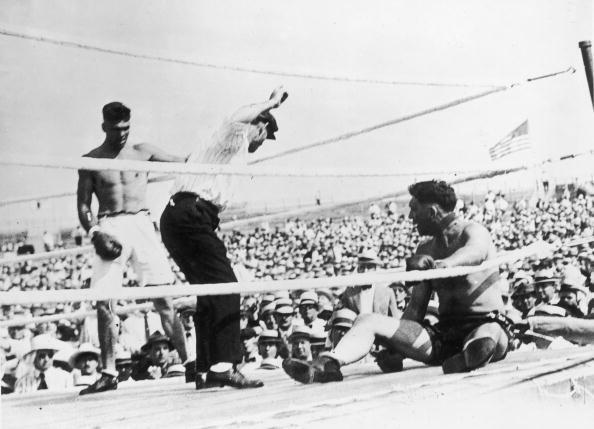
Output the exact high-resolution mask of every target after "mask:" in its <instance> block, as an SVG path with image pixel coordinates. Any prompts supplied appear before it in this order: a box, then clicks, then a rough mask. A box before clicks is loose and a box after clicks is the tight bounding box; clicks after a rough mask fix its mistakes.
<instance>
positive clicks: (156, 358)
mask: <svg viewBox="0 0 594 429" xmlns="http://www.w3.org/2000/svg"><path fill="white" fill-rule="evenodd" d="M141 350H142V351H143V352H144V353H145V356H144V360H143V361H142V362H141V364H140V365H139V367H138V370H137V373H136V374H133V375H132V377H133V378H134V379H135V380H157V379H159V378H168V377H172V376H179V375H184V371H183V366H181V365H180V364H181V362H180V360H179V358H178V357H177V355H174V354H172V352H173V351H174V350H175V348H174V346H173V343H172V342H171V340H170V339H169V337H168V336H166V335H163V334H162V333H161V332H159V331H156V332H154V333H153V334H152V335H151V336H150V337H149V339H148V341H147V343H146V344H145V345H144V346H142V349H141ZM180 366H181V369H180Z"/></svg>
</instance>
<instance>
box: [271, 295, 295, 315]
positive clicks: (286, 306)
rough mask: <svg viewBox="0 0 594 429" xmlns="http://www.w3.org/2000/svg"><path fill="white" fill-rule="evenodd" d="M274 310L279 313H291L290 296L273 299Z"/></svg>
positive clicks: (291, 303) (291, 302)
mask: <svg viewBox="0 0 594 429" xmlns="http://www.w3.org/2000/svg"><path fill="white" fill-rule="evenodd" d="M274 311H275V312H277V313H279V314H293V301H292V300H291V298H279V299H277V300H276V301H275V307H274Z"/></svg>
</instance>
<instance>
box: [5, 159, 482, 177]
mask: <svg viewBox="0 0 594 429" xmlns="http://www.w3.org/2000/svg"><path fill="white" fill-rule="evenodd" d="M0 165H19V166H26V167H42V168H58V169H69V170H92V171H128V172H130V171H132V172H144V173H166V174H218V175H227V176H249V177H256V176H262V177H279V176H285V177H411V176H422V175H447V174H460V173H461V172H460V171H459V170H456V171H427V172H394V169H393V168H390V169H385V170H378V171H369V169H368V168H347V169H344V168H343V169H340V168H315V169H314V168H312V169H310V170H308V169H303V168H294V169H291V168H289V167H287V166H284V167H256V168H254V167H250V166H237V165H228V164H194V163H189V164H188V163H182V162H156V161H132V160H122V159H105V158H89V157H78V158H63V157H43V158H34V157H31V156H30V155H9V156H5V157H3V158H2V159H1V160H0ZM479 171H483V170H469V171H468V173H476V172H479ZM462 173H466V172H464V171H463V172H462Z"/></svg>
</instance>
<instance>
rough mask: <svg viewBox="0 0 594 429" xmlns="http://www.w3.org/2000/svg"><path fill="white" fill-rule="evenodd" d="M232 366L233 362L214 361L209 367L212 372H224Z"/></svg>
mask: <svg viewBox="0 0 594 429" xmlns="http://www.w3.org/2000/svg"><path fill="white" fill-rule="evenodd" d="M232 368H233V364H232V363H230V362H219V363H215V364H214V365H212V366H211V367H210V370H211V371H212V372H226V371H229V370H231V369H232Z"/></svg>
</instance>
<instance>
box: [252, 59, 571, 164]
mask: <svg viewBox="0 0 594 429" xmlns="http://www.w3.org/2000/svg"><path fill="white" fill-rule="evenodd" d="M565 73H572V74H573V73H575V68H573V67H571V66H570V67H568V68H567V69H565V70H561V71H557V72H552V73H548V74H545V75H541V76H535V77H531V78H527V79H525V80H524V81H520V82H516V83H512V84H510V85H506V86H500V87H497V88H494V89H491V90H488V91H484V92H479V93H477V94H473V95H469V96H467V97H462V98H458V99H456V100H453V101H450V102H447V103H444V104H440V105H437V106H434V107H431V108H429V109H425V110H421V111H419V112H416V113H411V114H409V115H406V116H402V117H400V118H396V119H392V120H390V121H386V122H382V123H380V124H377V125H372V126H370V127H367V128H362V129H361V130H358V131H351V132H348V133H345V134H342V135H340V136H337V137H333V138H329V139H326V140H321V141H318V142H314V143H310V144H306V145H304V146H300V147H297V148H294V149H289V150H286V151H284V152H280V153H276V154H273V155H269V156H265V157H262V158H258V159H256V160H254V161H252V162H251V163H250V164H252V165H253V164H258V163H260V162H264V161H269V160H271V159H275V158H280V157H283V156H286V155H291V154H294V153H297V152H301V151H303V150H307V149H311V148H313V147H318V146H323V145H327V144H330V143H336V142H338V141H341V140H346V139H350V138H352V137H356V136H358V135H361V134H365V133H369V132H371V131H375V130H377V129H380V128H384V127H388V126H391V125H395V124H398V123H400V122H405V121H409V120H411V119H415V118H418V117H421V116H425V115H429V114H431V113H435V112H439V111H441V110H446V109H449V108H450V107H455V106H459V105H461V104H464V103H468V102H469V101H473V100H476V99H479V98H483V97H486V96H488V95H491V94H495V93H497V92H502V91H507V90H508V89H514V88H517V87H518V86H520V85H523V84H525V83H531V82H534V81H536V80H540V79H546V78H550V77H555V76H559V75H562V74H565Z"/></svg>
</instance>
